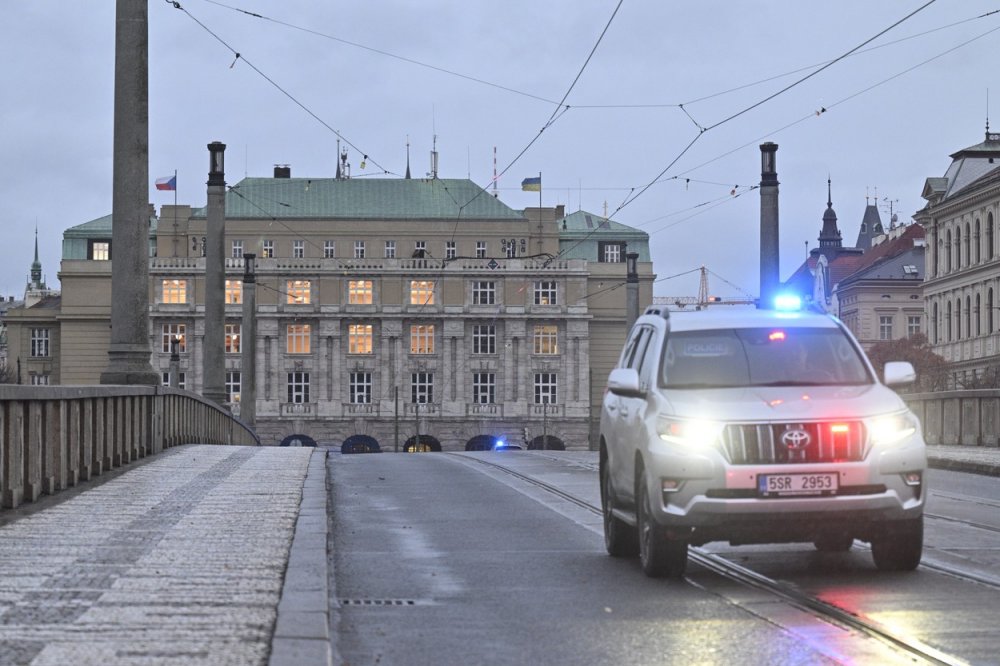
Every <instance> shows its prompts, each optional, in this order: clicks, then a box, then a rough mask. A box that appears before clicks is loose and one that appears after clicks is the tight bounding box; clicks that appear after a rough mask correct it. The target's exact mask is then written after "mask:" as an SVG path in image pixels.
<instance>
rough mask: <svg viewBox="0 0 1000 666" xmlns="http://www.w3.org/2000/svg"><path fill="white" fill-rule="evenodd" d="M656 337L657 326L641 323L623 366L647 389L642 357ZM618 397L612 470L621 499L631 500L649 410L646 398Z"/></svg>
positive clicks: (647, 384)
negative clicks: (637, 374)
mask: <svg viewBox="0 0 1000 666" xmlns="http://www.w3.org/2000/svg"><path fill="white" fill-rule="evenodd" d="M655 337H656V329H654V328H653V327H652V326H640V327H639V328H638V331H637V335H636V336H635V338H634V342H635V344H634V345H633V346H632V348H631V350H630V353H629V354H628V356H627V357H626V358H625V359H623V360H624V366H623V367H627V368H632V369H633V370H635V371H636V372H638V373H639V384H640V387H643V388H648V386H649V383H648V379H645V380H644V379H643V377H642V371H641V369H642V367H643V359H645V358H646V356H647V354H648V350H649V347H650V342H651V341H652V340H653V339H654V338H655ZM616 398H617V409H618V416H617V418H616V420H615V426H616V427H615V432H614V437H615V438H616V447H615V449H616V451H617V452H618V454H619V455H618V456H617V458H618V459H617V460H614V461H612V466H611V471H612V474H613V476H612V478H613V480H614V484H615V490H616V492H617V493H618V497H619V499H621V500H623V501H624V502H626V503H631V502H632V501H633V499H634V498H633V496H634V490H635V488H634V486H635V483H634V481H635V454H636V448H637V447H639V446H642V445H643V440H642V432H643V430H644V429H643V427H642V419H643V416H644V414H645V412H646V397H642V396H624V395H619V396H616Z"/></svg>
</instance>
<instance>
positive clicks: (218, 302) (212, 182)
mask: <svg viewBox="0 0 1000 666" xmlns="http://www.w3.org/2000/svg"><path fill="white" fill-rule="evenodd" d="M208 153H209V169H208V209H207V211H206V222H205V226H206V229H205V337H204V339H203V340H202V357H201V358H202V373H203V374H202V377H203V379H202V385H201V394H202V395H203V396H205V398H207V399H208V400H211V401H213V402H215V403H216V404H219V405H223V404H225V402H226V363H225V361H226V335H225V320H226V304H225V293H226V285H225V280H226V268H225V263H226V252H225V247H224V246H225V221H226V169H225V153H226V144H224V143H220V142H218V141H213V142H212V143H210V144H208Z"/></svg>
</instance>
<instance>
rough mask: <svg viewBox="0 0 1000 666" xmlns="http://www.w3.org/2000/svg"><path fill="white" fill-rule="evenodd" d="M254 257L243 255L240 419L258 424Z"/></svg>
mask: <svg viewBox="0 0 1000 666" xmlns="http://www.w3.org/2000/svg"><path fill="white" fill-rule="evenodd" d="M256 259H257V255H255V254H244V255H243V326H242V330H241V331H240V419H241V420H242V421H243V422H244V423H246V424H247V425H248V426H250V427H251V428H255V427H256V424H257V274H256V271H255V270H254V267H255V264H254V261H255V260H256Z"/></svg>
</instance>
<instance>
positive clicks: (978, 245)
mask: <svg viewBox="0 0 1000 666" xmlns="http://www.w3.org/2000/svg"><path fill="white" fill-rule="evenodd" d="M975 246H976V263H977V264H978V263H980V262H982V260H983V253H982V243H981V242H980V238H979V218H978V217H977V218H976V243H975Z"/></svg>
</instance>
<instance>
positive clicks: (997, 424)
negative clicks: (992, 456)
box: [903, 389, 1000, 447]
mask: <svg viewBox="0 0 1000 666" xmlns="http://www.w3.org/2000/svg"><path fill="white" fill-rule="evenodd" d="M903 399H904V400H906V403H907V404H908V405H909V406H910V409H912V410H913V411H914V413H915V414H916V415H917V416H918V417H919V418H920V423H921V424H922V425H923V428H924V440H925V441H926V442H927V443H928V444H945V445H962V446H994V447H995V446H1000V390H998V389H974V390H967V391H937V392H935V393H912V394H905V395H903Z"/></svg>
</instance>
